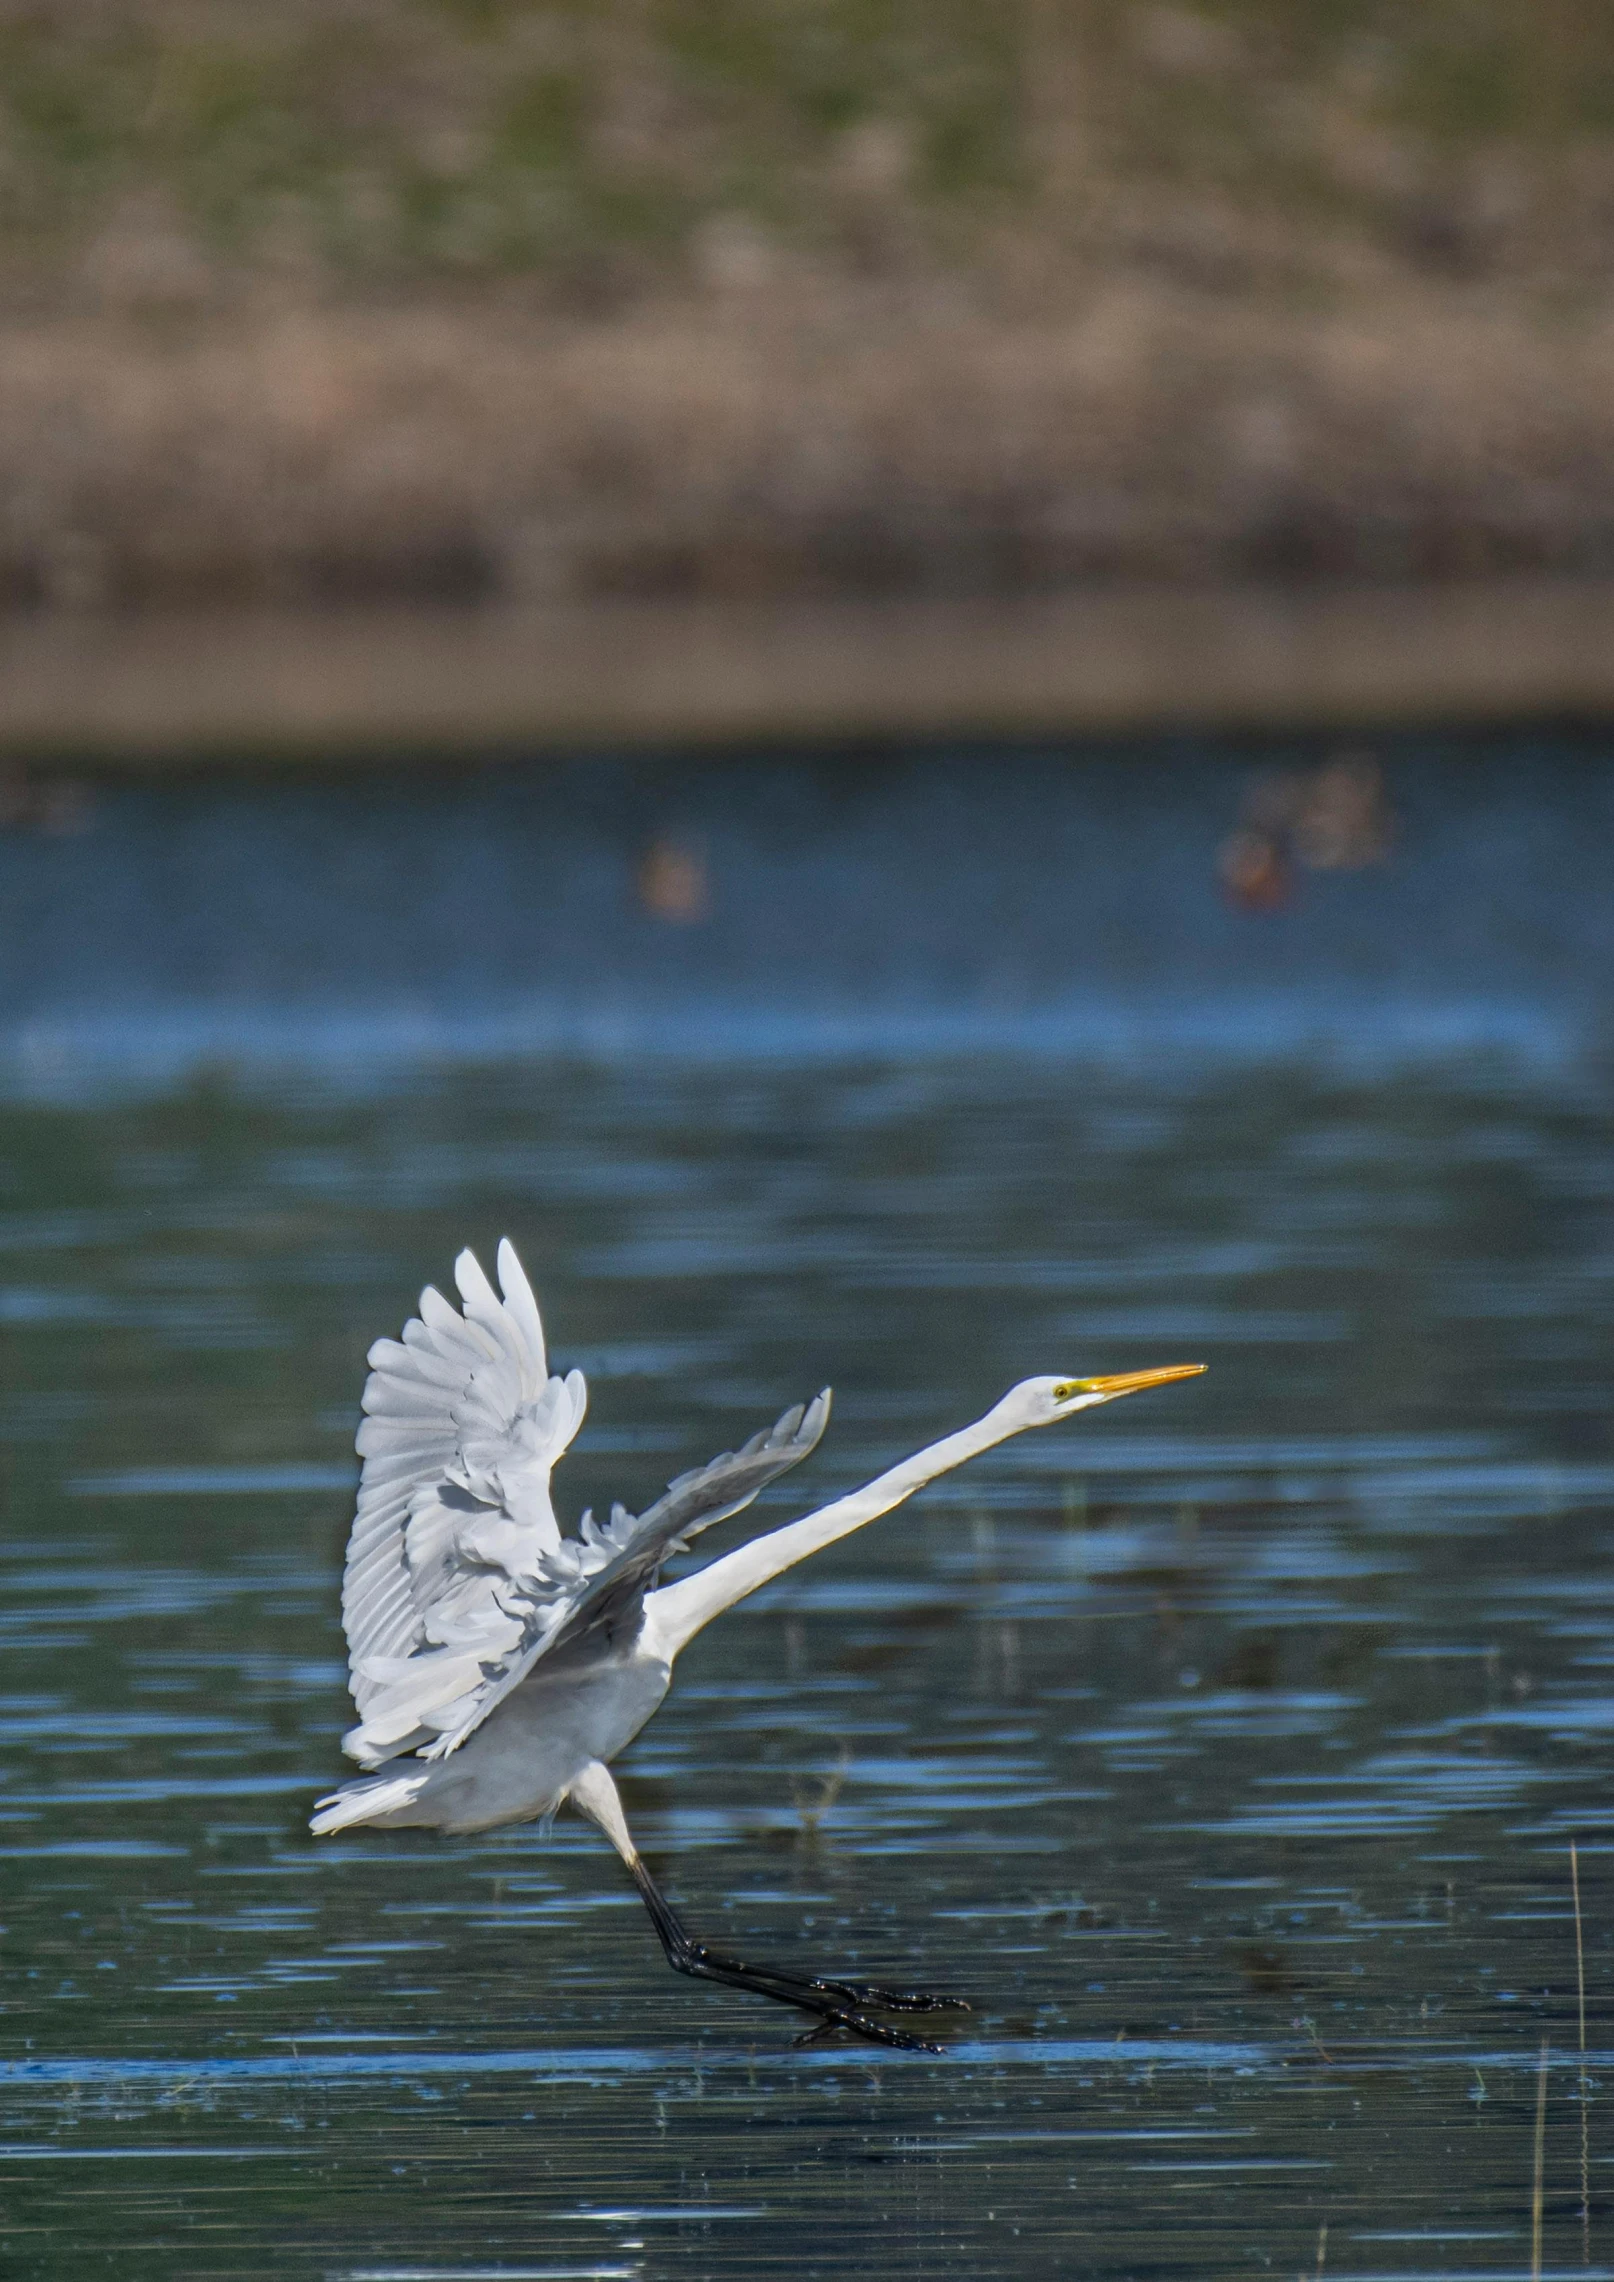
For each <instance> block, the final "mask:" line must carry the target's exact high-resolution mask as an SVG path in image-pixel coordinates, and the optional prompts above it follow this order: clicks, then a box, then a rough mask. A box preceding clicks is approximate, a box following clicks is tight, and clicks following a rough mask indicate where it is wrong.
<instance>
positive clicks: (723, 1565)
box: [645, 1403, 1024, 1659]
mask: <svg viewBox="0 0 1614 2282" xmlns="http://www.w3.org/2000/svg"><path fill="white" fill-rule="evenodd" d="M1003 1410H1004V1405H1003V1404H1002V1403H998V1404H996V1405H994V1407H993V1408H992V1409H991V1410H989V1411H988V1412H987V1414H986V1416H985V1417H984V1418H978V1419H977V1420H976V1421H975V1423H974V1425H973V1426H965V1427H961V1428H960V1429H959V1431H958V1432H957V1433H956V1434H948V1435H944V1436H943V1438H942V1440H941V1441H940V1442H932V1443H931V1444H930V1445H929V1447H928V1448H927V1449H924V1450H916V1451H915V1452H914V1454H913V1456H912V1457H911V1458H904V1459H903V1461H902V1463H901V1464H900V1465H897V1466H893V1467H891V1468H890V1470H889V1471H888V1472H886V1473H884V1474H880V1475H878V1476H877V1477H876V1479H875V1480H874V1481H872V1482H869V1483H868V1484H866V1486H865V1487H864V1488H863V1489H861V1490H853V1491H852V1492H851V1493H850V1494H849V1495H848V1496H846V1497H844V1498H837V1499H835V1501H834V1503H833V1504H832V1505H826V1506H820V1508H819V1509H818V1511H817V1512H816V1513H809V1514H805V1515H803V1517H802V1519H801V1520H800V1521H792V1522H787V1523H786V1524H785V1526H784V1528H783V1529H775V1530H773V1531H772V1532H771V1533H770V1534H769V1535H768V1536H766V1537H758V1538H754V1539H753V1540H752V1542H751V1543H750V1544H749V1545H742V1546H739V1547H738V1548H737V1549H736V1550H735V1551H734V1552H733V1553H726V1554H724V1556H723V1558H722V1559H721V1560H720V1561H713V1562H712V1563H711V1564H710V1565H709V1567H707V1568H705V1569H701V1570H698V1571H697V1572H696V1574H695V1575H694V1576H693V1577H681V1578H680V1579H679V1581H678V1583H677V1584H675V1585H663V1586H662V1587H661V1589H660V1591H659V1592H654V1593H651V1594H650V1595H649V1596H648V1598H647V1600H646V1603H645V1614H646V1617H647V1619H648V1621H649V1622H650V1624H651V1625H652V1627H653V1628H654V1631H655V1634H656V1636H657V1639H658V1641H659V1642H660V1644H661V1647H662V1651H663V1653H664V1654H665V1655H666V1656H667V1657H668V1658H669V1659H671V1658H672V1657H673V1656H676V1655H677V1653H678V1651H679V1649H680V1648H682V1647H683V1646H684V1645H685V1644H686V1642H688V1641H690V1640H692V1639H693V1638H694V1636H695V1634H696V1633H697V1632H699V1631H700V1630H701V1629H702V1627H703V1626H705V1625H708V1624H710V1623H711V1621H712V1619H713V1617H714V1616H721V1614H722V1613H723V1611H724V1609H726V1608H732V1607H733V1606H734V1604H735V1602H736V1601H743V1600H744V1599H745V1598H746V1596H747V1594H749V1593H754V1592H755V1591H756V1590H757V1589H758V1587H759V1586H762V1585H766V1584H768V1583H769V1582H770V1581H771V1580H772V1579H773V1578H775V1577H778V1576H782V1575H783V1573H784V1571H785V1570H786V1569H793V1568H794V1567H795V1565H796V1563H797V1562H798V1561H805V1560H806V1559H807V1557H808V1555H809V1554H812V1553H817V1552H819V1551H820V1550H821V1549H822V1548H823V1547H824V1546H826V1545H833V1544H834V1543H835V1540H836V1539H837V1538H838V1537H849V1536H850V1535H851V1533H852V1531H853V1530H854V1529H861V1528H862V1527H863V1525H864V1523H865V1522H870V1521H876V1520H878V1518H879V1516H880V1515H881V1514H883V1513H889V1512H890V1511H891V1508H892V1507H893V1506H899V1505H901V1504H902V1502H903V1500H904V1499H905V1498H911V1497H912V1496H913V1494H914V1492H915V1490H922V1489H923V1488H924V1486H925V1484H926V1483H927V1482H933V1481H934V1480H935V1479H936V1477H937V1475H938V1474H947V1473H951V1471H952V1469H953V1468H954V1467H955V1466H962V1465H963V1464H964V1462H965V1460H966V1459H969V1458H974V1457H977V1456H978V1455H979V1454H980V1452H981V1451H983V1450H990V1449H991V1448H992V1446H993V1444H994V1443H996V1442H1004V1441H1006V1440H1007V1439H1008V1437H1009V1436H1010V1435H1011V1434H1014V1433H1017V1432H1018V1431H1019V1426H1020V1424H1022V1423H1024V1422H1023V1421H1017V1420H1012V1419H1009V1420H1005V1419H1004V1418H1003V1417H1001V1416H1000V1413H1001V1412H1002V1411H1003Z"/></svg>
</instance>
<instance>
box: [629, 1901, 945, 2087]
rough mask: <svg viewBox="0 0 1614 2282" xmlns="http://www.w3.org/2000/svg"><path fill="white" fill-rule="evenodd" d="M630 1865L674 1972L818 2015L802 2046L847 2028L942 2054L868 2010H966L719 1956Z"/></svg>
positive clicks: (873, 2039)
mask: <svg viewBox="0 0 1614 2282" xmlns="http://www.w3.org/2000/svg"><path fill="white" fill-rule="evenodd" d="M630 1867H631V1868H632V1871H633V1882H634V1884H635V1885H636V1886H637V1887H638V1889H639V1892H640V1894H641V1895H642V1896H643V1898H644V1906H645V1908H646V1909H647V1910H648V1911H649V1912H650V1922H651V1924H652V1925H653V1926H654V1927H655V1929H656V1932H657V1935H658V1936H659V1938H660V1941H661V1946H662V1948H663V1950H664V1951H665V1952H666V1956H667V1962H668V1964H669V1965H670V1966H671V1967H672V1969H673V1971H674V1972H675V1973H688V1974H691V1975H692V1976H693V1977H694V1978H695V1979H696V1980H697V1981H718V1982H721V1984H722V1985H723V1987H724V1988H726V1989H749V1990H751V1991H752V1992H753V1993H754V1994H755V1995H756V1996H759V1997H772V1998H773V1999H774V2000H775V2002H776V2003H778V2004H781V2005H799V2006H800V2007H801V2009H802V2011H803V2012H809V2013H816V2014H817V2015H818V2026H817V2027H816V2028H814V2029H809V2030H808V2032H807V2034H806V2036H805V2037H803V2038H802V2042H803V2043H804V2044H816V2043H818V2042H819V2041H820V2040H821V2039H822V2038H824V2037H826V2036H829V2035H832V2034H833V2033H834V2031H835V2030H836V2029H845V2030H846V2031H847V2032H848V2033H849V2034H850V2035H852V2036H861V2037H864V2038H866V2039H867V2041H868V2042H869V2043H870V2044H891V2045H895V2046H896V2047H897V2049H898V2050H899V2051H902V2052H940V2050H941V2049H942V2048H941V2046H940V2045H939V2044H928V2043H927V2042H926V2041H925V2039H924V2038H923V2037H920V2036H909V2035H908V2034H907V2033H906V2031H904V2030H902V2029H897V2028H891V2027H890V2026H888V2024H887V2023H886V2022H885V2021H880V2020H875V2019H874V2018H873V2017H872V2014H871V2013H870V2011H869V2010H868V2008H869V2007H871V2006H872V2007H874V2008H875V2009H876V2010H878V2011H884V2012H897V2013H967V2012H968V2011H969V2006H968V2005H967V2004H966V2003H965V2001H964V1999H963V1998H962V1997H933V1996H926V1995H925V1994H923V1993H922V1992H919V1991H914V1990H904V1989H881V1988H876V1987H875V1986H874V1984H873V1983H872V1982H868V1981H830V1980H823V1979H820V1978H819V1977H818V1976H817V1975H803V1974H797V1973H783V1972H780V1971H778V1970H777V1969H776V1968H775V1967H773V1966H771V1965H743V1964H742V1963H741V1962H740V1960H739V1959H738V1958H737V1957H720V1956H718V1955H717V1953H716V1952H715V1951H714V1950H710V1949H708V1948H707V1946H706V1944H705V1942H704V1941H697V1940H695V1938H694V1937H693V1935H692V1934H690V1933H689V1932H687V1931H686V1929H685V1927H684V1923H683V1920H682V1919H681V1918H680V1917H679V1915H678V1912H677V1911H676V1910H675V1909H674V1908H673V1906H672V1904H671V1902H669V1901H668V1899H667V1897H666V1895H665V1894H664V1893H663V1892H662V1890H661V1888H660V1887H659V1886H658V1885H657V1884H656V1881H655V1880H654V1878H652V1877H651V1875H650V1872H649V1871H648V1870H647V1869H646V1868H645V1865H644V1862H643V1861H642V1860H641V1859H639V1858H637V1857H636V1858H635V1860H634V1861H633V1863H632V1864H631V1865H630Z"/></svg>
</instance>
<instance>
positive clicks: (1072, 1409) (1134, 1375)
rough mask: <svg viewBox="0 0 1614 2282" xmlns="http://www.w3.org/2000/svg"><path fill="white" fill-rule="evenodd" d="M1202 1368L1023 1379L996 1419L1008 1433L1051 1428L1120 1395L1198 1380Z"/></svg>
mask: <svg viewBox="0 0 1614 2282" xmlns="http://www.w3.org/2000/svg"><path fill="white" fill-rule="evenodd" d="M1204 1368H1205V1366H1204V1364H1203V1363H1162V1364H1158V1365H1156V1367H1155V1368H1154V1369H1153V1370H1151V1371H1115V1372H1112V1373H1111V1374H1110V1376H1109V1377H1108V1378H1101V1379H1022V1380H1021V1381H1020V1384H1019V1385H1018V1386H1017V1387H1011V1388H1010V1389H1009V1391H1008V1393H1007V1394H1006V1395H1005V1396H1004V1398H1003V1400H1002V1401H1001V1402H1000V1403H999V1404H998V1406H997V1416H998V1417H999V1419H1000V1420H1001V1421H1002V1422H1003V1425H1004V1427H1005V1429H1006V1430H1007V1432H1008V1433H1010V1434H1018V1433H1020V1432H1021V1430H1022V1429H1023V1428H1025V1427H1028V1426H1052V1425H1053V1424H1054V1423H1055V1421H1056V1420H1058V1419H1061V1418H1071V1417H1074V1415H1075V1413H1076V1412H1077V1411H1079V1410H1091V1409H1092V1408H1093V1406H1094V1404H1095V1403H1101V1402H1114V1401H1115V1400H1116V1398H1117V1397H1118V1396H1120V1395H1141V1394H1143V1393H1144V1392H1145V1391H1146V1389H1148V1388H1149V1387H1164V1386H1169V1385H1170V1384H1171V1381H1172V1380H1173V1379H1197V1378H1198V1377H1199V1374H1200V1373H1201V1371H1203V1370H1204Z"/></svg>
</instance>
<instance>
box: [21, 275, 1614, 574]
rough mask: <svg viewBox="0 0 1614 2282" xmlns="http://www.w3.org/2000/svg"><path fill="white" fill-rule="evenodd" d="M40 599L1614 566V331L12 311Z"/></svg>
mask: <svg viewBox="0 0 1614 2282" xmlns="http://www.w3.org/2000/svg"><path fill="white" fill-rule="evenodd" d="M0 501H3V506H0V584H3V588H4V591H5V592H7V593H8V594H9V595H10V596H11V597H13V598H14V599H15V600H18V601H47V602H53V603H58V604H66V605H75V604H78V605H85V604H94V603H99V602H104V601H117V602H145V601H150V600H154V599H160V598H170V597H172V598H178V597H185V598H189V599H196V598H199V597H209V596H215V597H218V598H220V599H229V598H235V597H246V596H282V597H284V596H309V597H328V596H333V595H343V594H378V593H385V592H400V593H406V592H407V593H416V594H421V593H436V594H455V593H458V594H465V595H473V594H480V593H485V592H504V593H513V594H554V595H577V594H591V593H600V592H623V591H637V592H647V591H706V592H720V593H721V592H729V593H752V592H758V591H761V592H788V591H793V590H794V591H811V592H823V591H828V590H833V589H843V590H845V589H858V588H864V589H868V588H875V589H878V588H884V589H888V590H889V589H893V588H910V589H920V590H931V591H968V590H975V591H992V590H1002V589H1005V588H1012V587H1017V586H1046V585H1051V584H1057V583H1061V582H1066V581H1071V580H1080V579H1088V578H1095V577H1138V578H1164V579H1185V578H1188V579H1201V578H1212V577H1227V576H1240V577H1242V576H1273V575H1276V576H1290V575H1338V576H1366V577H1379V578H1398V577H1405V576H1414V577H1417V576H1431V575H1432V576H1453V575H1471V574H1477V573H1482V572H1486V571H1492V570H1499V569H1508V568H1518V567H1526V566H1535V567H1560V568H1565V569H1599V568H1601V569H1606V568H1607V567H1608V565H1609V563H1610V561H1611V560H1614V324H1609V323H1596V324H1590V323H1580V324H1576V325H1573V326H1571V325H1568V324H1564V325H1560V326H1555V327H1551V328H1544V327H1543V326H1542V324H1541V323H1540V322H1539V321H1538V320H1535V319H1533V318H1528V317H1526V316H1523V315H1521V314H1520V313H1519V312H1517V311H1515V310H1510V309H1509V308H1507V307H1505V306H1503V307H1498V306H1496V305H1495V304H1494V303H1493V302H1488V301H1487V300H1485V299H1474V298H1471V297H1466V296H1464V295H1462V294H1458V293H1451V294H1448V295H1444V296H1435V295H1430V294H1421V295H1414V294H1411V293H1405V294H1401V295H1398V296H1396V297H1394V298H1391V297H1388V296H1384V295H1380V296H1378V297H1376V298H1375V299H1374V300H1373V302H1372V303H1371V304H1370V305H1368V306H1366V307H1362V308H1359V309H1356V310H1350V309H1345V310H1335V311H1332V312H1327V313H1319V314H1314V315H1297V314H1295V313H1293V312H1283V311H1273V310H1271V309H1267V308H1261V307H1252V306H1249V305H1247V304H1239V305H1234V306H1231V307H1227V306H1222V305H1220V304H1212V305H1207V304H1205V303H1204V302H1203V301H1200V300H1195V299H1185V298H1184V297H1183V296H1181V295H1180V294H1175V293H1172V292H1170V291H1166V290H1163V289H1161V288H1159V287H1158V286H1155V287H1145V286H1140V285H1138V284H1136V283H1129V282H1125V281H1118V282H1115V283H1112V284H1109V285H1107V286H1106V287H1104V288H1102V289H1100V290H1097V291H1095V293H1094V294H1093V296H1092V298H1091V301H1090V302H1089V304H1088V305H1087V306H1086V307H1083V308H1077V309H1073V310H1071V311H1070V312H1069V313H1068V314H1064V315H1062V316H1060V317H1059V318H1057V319H1052V318H1050V319H1043V320H1039V319H1037V318H1034V317H1027V316H1024V315H1014V316H1010V317H1005V316H1003V315H1002V314H1000V313H998V312H995V311H992V310H990V309H983V308H981V307H980V306H978V305H972V304H971V302H970V301H969V300H968V299H966V298H964V297H955V298H952V299H949V298H948V297H944V296H939V295H938V296H934V297H931V298H929V299H927V298H925V297H923V296H919V295H909V296H905V297H897V298H891V297H889V296H885V295H881V294H877V293H873V292H871V291H869V290H867V289H859V288H856V287H849V286H845V285H843V284H840V283H838V282H836V281H830V282H828V283H825V284H821V285H820V286H819V287H817V288H816V289H815V290H813V291H812V292H810V293H808V292H802V291H800V290H795V289H793V290H791V291H789V292H774V291H759V292H755V293H747V294H745V295H743V296H739V297H736V296H733V295H717V296H705V297H702V298H700V299H698V300H695V301H693V302H691V301H690V300H689V299H687V298H666V299H653V300H647V301H642V302H639V303H637V304H636V305H635V306H634V307H632V308H631V309H629V310H626V311H623V312H620V313H618V314H616V315H615V316H613V317H611V318H610V319H608V320H607V319H595V320H589V321H581V320H577V319H562V318H557V317H555V316H552V315H550V316H539V315H529V314H524V313H522V312H520V311H517V310H514V309H512V308H510V307H509V306H508V305H507V304H504V303H491V304H490V303H487V302H477V301H472V302H471V303H469V304H467V303H465V302H464V301H460V302H451V301H448V300H446V299H441V298H439V299H435V300H431V299H420V300H416V301H414V302H412V303H411V304H410V305H408V306H405V307H391V308H388V307H373V306H371V307H366V306H349V307H332V306H312V307H298V306H295V305H294V306H291V307H289V308H288V307H274V306H268V307H262V308H255V309H254V308H244V309H235V310H232V311H230V312H228V313H220V314H215V315H213V316H211V317H209V318H207V319H206V320H201V321H187V322H186V323H185V324H183V325H164V326H155V325H152V324H151V323H149V322H142V321H137V320H135V319H132V318H130V317H128V316H127V315H123V316H119V315H110V314H103V315H92V314H82V315H77V314H75V315H62V316H58V317H52V318H36V319H34V320H32V321H30V322H27V323H21V324H18V323H14V324H13V325H12V326H10V327H9V328H8V329H7V331H6V333H5V335H4V336H3V339H0Z"/></svg>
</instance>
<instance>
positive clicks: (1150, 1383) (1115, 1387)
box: [1071, 1363, 1205, 1402]
mask: <svg viewBox="0 0 1614 2282" xmlns="http://www.w3.org/2000/svg"><path fill="white" fill-rule="evenodd" d="M1204 1369H1205V1365H1204V1364H1203V1363H1162V1364H1160V1365H1159V1366H1158V1367H1157V1368H1156V1369H1154V1370H1152V1371H1116V1372H1115V1373H1114V1374H1113V1375H1112V1376H1111V1377H1109V1378H1107V1379H1073V1380H1072V1382H1071V1385H1072V1387H1073V1388H1074V1390H1075V1391H1076V1392H1077V1393H1079V1394H1084V1395H1102V1396H1103V1398H1104V1400H1105V1401H1106V1402H1109V1401H1111V1400H1113V1398H1114V1397H1115V1396H1116V1395H1141V1394H1142V1393H1143V1391H1144V1389H1145V1388H1146V1387H1165V1386H1169V1385H1170V1384H1171V1382H1172V1380H1173V1379H1197V1378H1198V1377H1199V1375H1200V1373H1201V1371H1203V1370H1204Z"/></svg>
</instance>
